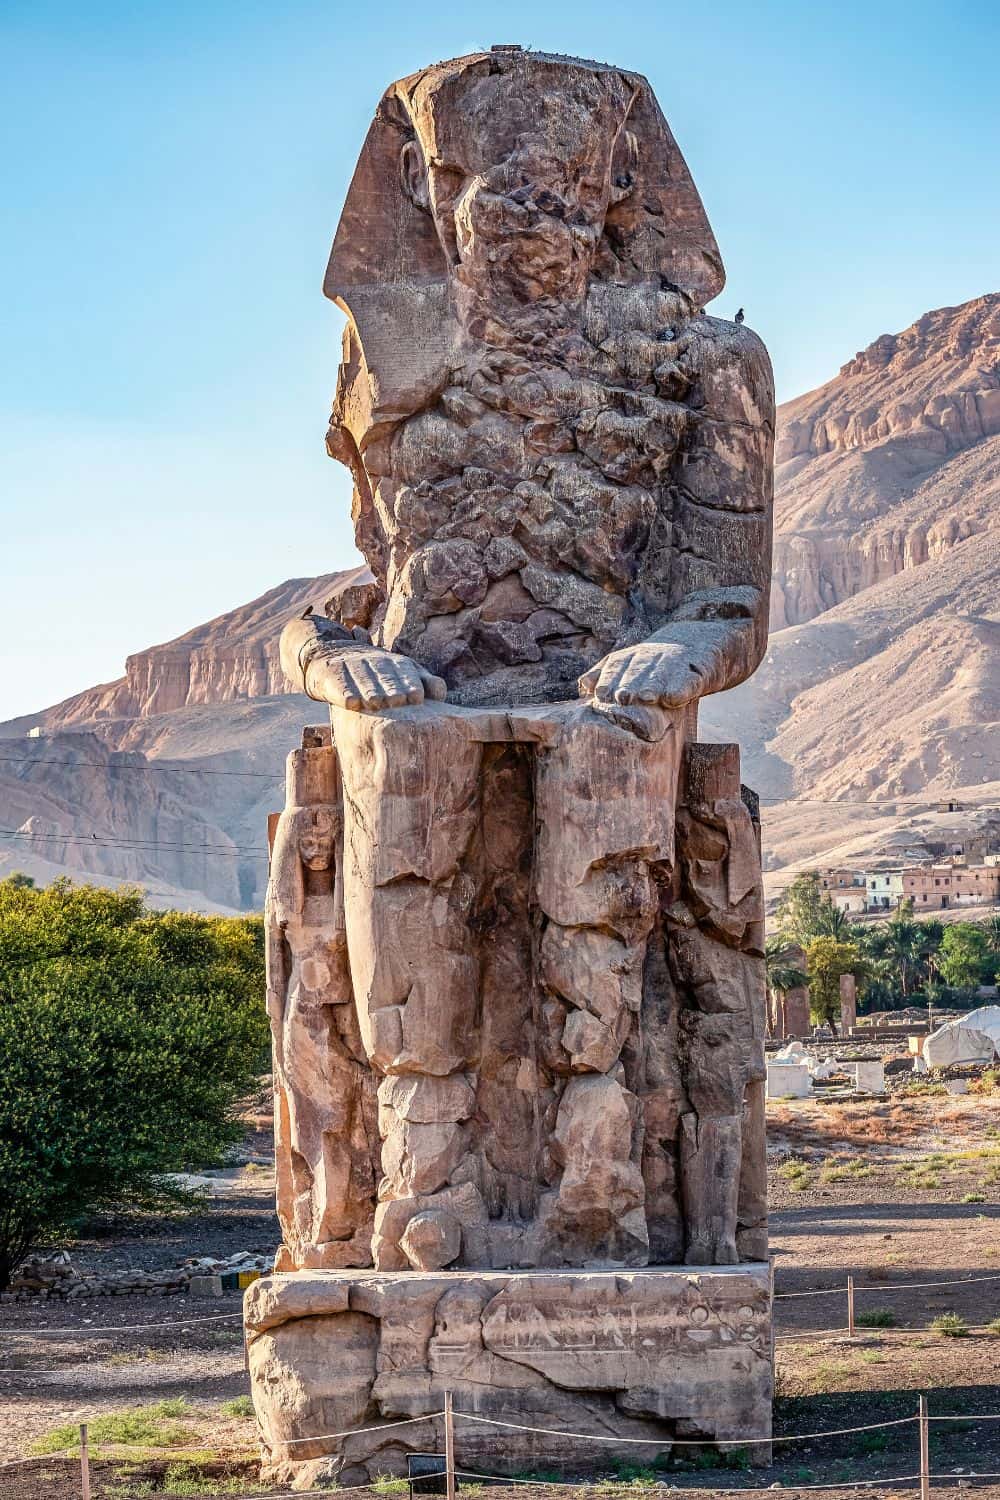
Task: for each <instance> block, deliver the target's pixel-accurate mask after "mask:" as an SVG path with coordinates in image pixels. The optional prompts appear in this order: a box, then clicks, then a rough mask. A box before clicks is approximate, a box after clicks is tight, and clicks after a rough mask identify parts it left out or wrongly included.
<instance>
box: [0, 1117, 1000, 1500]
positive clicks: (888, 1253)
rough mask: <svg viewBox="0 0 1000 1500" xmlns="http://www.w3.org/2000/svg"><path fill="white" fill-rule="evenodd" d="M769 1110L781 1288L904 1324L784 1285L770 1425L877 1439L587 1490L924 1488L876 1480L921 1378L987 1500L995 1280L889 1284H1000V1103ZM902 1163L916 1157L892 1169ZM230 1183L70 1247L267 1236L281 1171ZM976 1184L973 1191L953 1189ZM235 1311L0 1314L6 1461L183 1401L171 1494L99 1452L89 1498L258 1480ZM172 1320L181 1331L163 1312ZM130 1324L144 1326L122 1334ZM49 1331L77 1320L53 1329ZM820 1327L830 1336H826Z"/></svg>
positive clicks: (10, 1474)
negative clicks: (935, 1328) (887, 1324)
mask: <svg viewBox="0 0 1000 1500" xmlns="http://www.w3.org/2000/svg"><path fill="white" fill-rule="evenodd" d="M899 1111H901V1112H902V1113H899ZM771 1113H772V1117H773V1118H772V1119H771V1122H770V1124H771V1128H770V1140H771V1146H772V1156H773V1158H774V1160H773V1170H772V1174H771V1190H772V1220H771V1226H772V1248H773V1250H774V1256H775V1284H776V1289H777V1291H778V1293H779V1294H782V1293H788V1292H803V1291H817V1290H824V1289H829V1288H834V1287H841V1288H842V1287H843V1284H844V1282H845V1278H846V1275H847V1274H848V1273H852V1274H853V1275H854V1277H855V1282H856V1303H857V1310H858V1313H859V1315H864V1314H866V1313H871V1312H872V1311H874V1310H876V1309H884V1310H890V1311H891V1313H892V1316H893V1318H894V1319H895V1326H894V1327H892V1328H859V1329H858V1334H857V1337H856V1338H855V1339H854V1340H849V1339H848V1338H847V1336H846V1299H845V1297H844V1295H843V1293H842V1292H838V1293H836V1294H834V1295H830V1296H821V1297H820V1296H817V1297H790V1298H788V1299H787V1300H785V1299H784V1298H781V1299H780V1300H779V1301H778V1302H777V1304H776V1325H777V1337H778V1344H777V1355H778V1361H777V1401H776V1406H775V1431H776V1434H780V1433H783V1432H784V1433H796V1432H812V1431H815V1430H823V1431H829V1430H831V1429H834V1428H839V1427H842V1426H856V1425H859V1424H863V1423H877V1424H879V1425H878V1427H877V1428H876V1430H875V1432H874V1434H872V1433H869V1434H853V1435H849V1436H846V1437H842V1438H823V1439H814V1440H810V1441H807V1442H804V1443H796V1444H795V1445H790V1446H789V1447H787V1448H782V1447H780V1446H779V1447H778V1448H776V1452H775V1464H774V1466H773V1467H772V1468H770V1469H766V1470H755V1471H746V1472H741V1471H739V1470H719V1469H715V1470H710V1469H705V1470H695V1469H691V1468H688V1469H676V1468H673V1469H671V1470H669V1471H666V1472H664V1473H662V1474H657V1475H653V1474H651V1473H650V1474H646V1475H640V1476H638V1477H634V1478H633V1481H632V1482H631V1483H629V1484H627V1485H625V1486H623V1487H621V1488H619V1487H618V1486H616V1487H615V1489H614V1490H611V1489H609V1488H606V1487H605V1486H604V1485H601V1486H596V1485H595V1484H594V1483H593V1482H589V1483H582V1484H581V1485H580V1486H579V1488H578V1490H577V1493H578V1494H580V1495H583V1494H585V1493H594V1492H595V1490H597V1489H600V1491H601V1493H605V1494H608V1495H616V1494H622V1495H626V1496H629V1497H633V1500H637V1497H639V1496H640V1495H653V1496H657V1495H666V1494H667V1492H668V1490H669V1492H670V1493H671V1494H672V1495H681V1494H683V1493H685V1492H686V1491H689V1490H690V1491H691V1492H696V1493H698V1494H699V1495H702V1496H704V1495H706V1494H710V1493H722V1492H728V1491H731V1490H734V1489H742V1488H750V1487H759V1488H762V1489H771V1488H773V1487H775V1486H778V1487H780V1488H782V1489H783V1490H784V1491H785V1492H786V1493H788V1494H792V1495H794V1494H799V1493H803V1494H806V1493H808V1491H806V1490H804V1489H803V1488H802V1486H804V1485H809V1484H817V1485H818V1484H830V1485H835V1486H836V1488H832V1489H830V1490H827V1491H825V1492H824V1493H825V1494H827V1495H829V1496H832V1497H834V1500H836V1497H838V1496H844V1497H847V1496H853V1495H856V1494H860V1493H864V1494H866V1495H868V1496H871V1495H872V1494H884V1495H885V1496H886V1497H888V1496H890V1495H895V1496H900V1495H902V1496H907V1495H913V1496H916V1495H917V1493H918V1491H917V1488H916V1486H915V1485H913V1484H904V1485H899V1486H897V1485H892V1486H889V1485H887V1484H886V1483H885V1481H886V1480H888V1479H890V1478H891V1477H893V1476H897V1475H898V1476H905V1475H911V1474H913V1473H914V1472H915V1470H916V1459H917V1429H916V1426H915V1424H912V1423H909V1424H907V1425H902V1426H896V1427H894V1426H891V1425H885V1424H890V1423H892V1422H893V1421H895V1420H896V1419H898V1418H902V1417H911V1416H912V1415H913V1414H914V1413H915V1410H916V1405H917V1396H918V1395H919V1394H920V1393H925V1394H927V1396H928V1399H929V1402H930V1410H931V1413H932V1415H946V1414H947V1415H954V1416H957V1417H959V1418H961V1421H959V1422H955V1423H941V1424H932V1440H931V1467H932V1472H933V1473H934V1474H935V1475H936V1476H941V1477H938V1478H935V1480H934V1486H933V1487H934V1488H935V1489H945V1488H947V1489H953V1488H956V1487H968V1488H974V1489H975V1490H976V1492H977V1495H981V1496H985V1497H989V1500H993V1497H994V1496H995V1497H996V1500H1000V1478H995V1479H993V1478H991V1479H990V1480H988V1481H980V1480H977V1479H976V1478H974V1477H973V1476H974V1475H976V1474H989V1475H991V1476H1000V1422H979V1421H976V1420H975V1419H976V1417H977V1416H981V1415H984V1414H987V1413H989V1414H994V1413H1000V1334H997V1333H993V1332H991V1331H989V1330H988V1329H987V1326H986V1325H988V1324H989V1323H990V1322H991V1321H992V1320H993V1319H995V1318H1000V1279H998V1280H996V1281H986V1280H984V1281H983V1282H982V1283H981V1284H980V1285H978V1286H976V1285H972V1284H966V1285H958V1286H949V1287H943V1286H942V1287H939V1288H935V1287H930V1288H925V1289H920V1290H915V1291H900V1292H893V1291H892V1287H893V1286H894V1285H898V1284H901V1283H906V1282H910V1281H932V1282H942V1281H945V1280H949V1279H952V1278H968V1277H970V1276H972V1277H982V1278H985V1277H990V1276H994V1275H995V1276H997V1277H998V1278H1000V1235H998V1233H997V1219H998V1217H1000V1203H998V1196H1000V1192H998V1187H997V1183H996V1181H995V1180H994V1178H993V1177H992V1176H991V1174H992V1173H993V1172H994V1171H995V1164H994V1161H993V1155H992V1153H993V1152H994V1151H995V1150H1000V1139H998V1138H997V1136H996V1135H994V1134H992V1132H994V1131H997V1130H998V1127H1000V1100H996V1099H976V1098H971V1099H970V1098H961V1099H948V1100H947V1101H944V1102H943V1103H942V1101H941V1100H940V1099H938V1098H930V1099H928V1098H913V1099H907V1100H905V1101H903V1102H902V1103H898V1102H896V1101H892V1102H886V1103H885V1104H877V1103H875V1104H865V1103H856V1104H825V1105H822V1104H821V1105H817V1104H815V1103H814V1102H812V1101H808V1102H804V1103H803V1105H802V1106H801V1107H800V1106H798V1105H795V1106H793V1105H791V1104H782V1105H778V1106H775V1107H773V1108H772V1111H771ZM258 1148H260V1142H258ZM935 1152H936V1153H938V1154H939V1156H943V1158H944V1159H943V1161H942V1160H939V1161H938V1164H937V1166H936V1167H935V1168H934V1169H933V1172H930V1171H929V1169H928V1168H927V1167H926V1166H925V1165H923V1164H921V1156H922V1155H923V1156H926V1155H927V1153H935ZM970 1152H973V1153H980V1154H978V1155H972V1156H970V1155H969V1153H970ZM982 1153H985V1154H982ZM953 1158H955V1159H953ZM858 1162H860V1166H858V1165H854V1166H852V1165H851V1163H858ZM913 1162H917V1163H918V1165H917V1167H916V1170H912V1169H911V1168H910V1167H907V1168H906V1169H905V1170H904V1169H903V1166H902V1164H904V1163H913ZM789 1163H792V1164H793V1175H792V1177H791V1178H790V1177H789V1175H788V1174H789ZM795 1163H804V1164H805V1165H804V1169H803V1168H801V1167H796V1166H794V1164H795ZM998 1175H1000V1174H998ZM928 1181H931V1182H933V1183H934V1184H935V1185H931V1186H928V1185H926V1184H927V1183H928ZM243 1184H244V1186H243V1188H242V1190H241V1191H239V1192H236V1193H232V1192H229V1193H227V1194H226V1195H225V1196H220V1197H218V1198H215V1199H213V1200H212V1202H211V1203H210V1204H208V1205H207V1206H206V1209H205V1210H204V1212H200V1213H198V1214H197V1215H194V1216H192V1217H189V1218H186V1219H183V1220H163V1221H160V1222H159V1223H157V1224H150V1223H147V1224H145V1225H143V1226H141V1228H140V1227H138V1226H136V1225H134V1224H132V1225H129V1224H125V1223H122V1224H118V1225H114V1226H110V1227H109V1228H107V1229H106V1230H105V1231H104V1232H102V1234H101V1235H99V1236H98V1235H97V1234H95V1235H94V1236H93V1237H92V1238H90V1239H88V1240H85V1241H83V1242H81V1244H79V1245H78V1246H74V1247H73V1252H72V1253H73V1257H74V1260H76V1261H77V1262H78V1263H79V1264H81V1265H83V1266H85V1267H87V1268H93V1269H96V1268H97V1267H98V1266H100V1267H101V1268H102V1269H104V1268H107V1267H109V1266H111V1265H114V1266H116V1267H117V1266H121V1267H124V1266H137V1265H141V1266H143V1267H148V1268H156V1267H161V1266H164V1265H168V1264H171V1263H173V1262H175V1261H177V1260H180V1259H182V1258H183V1257H184V1256H186V1255H193V1254H200V1253H206V1254H213V1255H228V1254H231V1253H233V1252H235V1251H237V1250H257V1249H264V1250H266V1249H269V1248H272V1247H273V1246H274V1244H275V1243H276V1240H277V1228H276V1224H275V1220H274V1214H273V1198H272V1194H273V1183H272V1181H271V1179H270V1177H269V1175H268V1174H267V1173H266V1172H264V1171H259V1170H258V1171H253V1172H251V1173H249V1174H245V1176H244V1178H243ZM970 1194H973V1195H975V1196H976V1197H977V1198H980V1199H982V1200H984V1201H979V1202H973V1203H966V1202H963V1201H962V1199H963V1198H964V1197H968V1196H969V1195H970ZM944 1312H952V1313H957V1314H958V1315H960V1316H961V1317H963V1318H964V1319H965V1320H966V1322H967V1323H968V1324H969V1325H970V1328H972V1329H973V1332H972V1333H971V1334H970V1335H969V1336H967V1337H964V1338H945V1337H942V1336H940V1335H936V1334H933V1333H931V1332H930V1331H928V1324H929V1323H930V1321H931V1320H932V1319H933V1318H934V1317H936V1316H938V1315H939V1314H941V1313H944ZM239 1315H240V1297H239V1295H238V1294H236V1293H232V1294H227V1295H226V1296H225V1297H223V1298H222V1299H221V1300H201V1299H193V1298H190V1297H188V1296H179V1297H168V1298H145V1297H140V1298H136V1297H114V1298H101V1299H95V1300H93V1301H90V1302H87V1301H83V1300H80V1301H74V1302H71V1303H67V1304H64V1303H60V1302H44V1303H38V1304H31V1303H20V1304H12V1305H8V1306H4V1307H2V1308H0V1418H2V1420H0V1460H2V1459H6V1460H10V1459H14V1458H19V1457H21V1456H22V1455H24V1454H25V1452H26V1451H27V1449H28V1447H29V1445H30V1444H31V1443H32V1441H33V1440H36V1439H37V1438H38V1437H39V1436H40V1435H41V1434H43V1433H45V1432H49V1431H51V1430H52V1429H53V1428H55V1427H57V1426H59V1425H61V1424H65V1423H72V1422H79V1421H80V1420H93V1419H94V1418H95V1417H98V1416H100V1415H101V1414H102V1413H105V1414H106V1413H108V1412H116V1411H121V1410H122V1409H123V1408H133V1407H138V1406H148V1405H150V1404H151V1403H154V1402H159V1401H163V1400H169V1399H172V1398H180V1397H183V1398H184V1399H185V1400H186V1402H187V1403H188V1405H187V1407H186V1409H185V1414H184V1416H183V1417H182V1418H181V1421H182V1424H183V1425H184V1426H186V1428H187V1429H188V1436H187V1437H186V1439H185V1444H186V1447H187V1451H188V1452H189V1454H191V1453H194V1454H195V1455H196V1468H195V1469H194V1470H192V1471H190V1473H194V1474H195V1476H196V1477H195V1478H194V1480H192V1479H191V1477H190V1473H189V1475H188V1478H187V1480H186V1481H185V1482H180V1489H179V1490H178V1489H177V1484H178V1480H177V1475H176V1472H174V1473H173V1474H172V1475H170V1474H168V1473H167V1469H168V1464H169V1463H170V1462H171V1459H169V1458H167V1459H165V1458H162V1457H161V1458H155V1457H153V1456H152V1454H151V1453H149V1452H148V1451H147V1453H146V1454H142V1455H139V1457H138V1461H137V1462H135V1463H132V1464H130V1465H128V1466H126V1465H125V1464H124V1461H123V1460H116V1461H114V1462H96V1463H95V1464H94V1467H93V1493H94V1496H95V1500H103V1497H105V1496H111V1495H114V1496H116V1497H118V1500H127V1497H129V1496H131V1495H133V1494H134V1495H139V1494H148V1493H157V1494H162V1495H164V1496H166V1495H172V1494H175V1493H188V1494H190V1493H193V1492H200V1493H206V1494H213V1493H224V1492H225V1493H228V1492H231V1491H232V1490H233V1489H234V1487H240V1488H242V1489H243V1492H244V1493H247V1494H249V1493H254V1492H259V1487H258V1486H256V1485H255V1483H254V1479H255V1472H256V1471H255V1465H254V1461H253V1456H254V1440H255V1437H254V1426H253V1422H252V1419H250V1418H247V1417H245V1416H243V1417H241V1416H234V1415H231V1414H230V1415H227V1414H226V1413H225V1412H223V1410H222V1407H223V1405H224V1403H227V1402H229V1401H231V1400H232V1399H233V1398H234V1397H237V1396H240V1395H243V1394H245V1393H246V1392H247V1390H248V1383H247V1377H246V1375H245V1373H244V1369H243V1348H242V1335H241V1322H240V1316H239ZM202 1319H204V1320H211V1321H199V1320H202ZM164 1323H172V1324H176V1325H177V1326H171V1327H164V1326H158V1325H162V1324H164ZM132 1325H142V1327H141V1328H139V1329H138V1330H137V1331H134V1330H133V1327H132ZM56 1328H59V1329H69V1330H71V1331H70V1332H68V1333H60V1334H58V1335H53V1334H52V1332H51V1330H53V1329H56ZM14 1330H18V1331H17V1332H16V1333H15V1332H14ZM25 1330H27V1332H25ZM905 1330H909V1332H906V1331H905ZM47 1331H48V1332H47ZM824 1331H828V1333H827V1336H825V1337H820V1335H821V1334H822V1333H824ZM197 1455H200V1457H197ZM173 1461H175V1462H176V1458H175V1459H174V1460H173ZM199 1475H200V1476H201V1477H197V1476H199ZM543 1477H544V1479H549V1478H550V1476H549V1475H547V1474H546V1475H544V1476H543V1475H541V1474H540V1475H539V1478H543ZM564 1477H565V1479H566V1480H571V1479H572V1478H573V1476H571V1475H566V1476H564ZM79 1482H80V1480H79V1465H78V1464H77V1463H75V1462H66V1461H58V1462H57V1461H54V1460H52V1459H49V1458H40V1459H37V1460H35V1461H33V1462H32V1463H31V1464H29V1465H26V1466H23V1467H22V1466H18V1467H16V1468H12V1469H7V1470H2V1469H0V1500H37V1497H38V1496H39V1495H45V1496H50V1495H51V1496H53V1497H56V1500H62V1497H63V1496H69V1495H74V1496H75V1495H78V1494H79V1493H80V1490H79ZM503 1488H504V1489H505V1490H510V1491H513V1493H514V1495H515V1496H516V1500H529V1497H531V1500H545V1497H546V1496H549V1495H550V1496H551V1500H557V1497H561V1500H566V1497H567V1496H568V1495H569V1494H570V1493H571V1492H569V1491H567V1490H566V1489H558V1488H556V1487H555V1486H554V1485H552V1484H546V1483H542V1484H536V1485H533V1486H532V1487H530V1488H528V1487H527V1486H525V1485H524V1484H517V1483H514V1484H507V1485H504V1486H503Z"/></svg>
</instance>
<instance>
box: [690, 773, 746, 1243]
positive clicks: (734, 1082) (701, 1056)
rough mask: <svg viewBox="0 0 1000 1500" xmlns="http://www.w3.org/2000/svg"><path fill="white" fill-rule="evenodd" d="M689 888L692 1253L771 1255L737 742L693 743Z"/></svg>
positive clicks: (743, 807) (744, 835)
mask: <svg viewBox="0 0 1000 1500" xmlns="http://www.w3.org/2000/svg"><path fill="white" fill-rule="evenodd" d="M678 863H679V867H680V875H681V880H680V894H681V900H680V901H678V902H677V903H676V904H675V906H674V907H673V909H672V911H671V920H670V923H669V929H668V930H669V954H670V964H671V969H672V972H673V975H674V978H675V981H676V983H677V987H678V990H679V992H680V995H681V1000H682V1010H681V1028H680V1054H681V1074H682V1078H683V1082H684V1088H685V1092H686V1095H687V1098H688V1101H689V1104H690V1112H689V1113H687V1114H685V1115H684V1116H683V1117H682V1119H681V1152H680V1165H681V1185H682V1195H683V1204H684V1217H685V1227H686V1252H685V1259H686V1260H687V1261H688V1262H689V1263H691V1264H695V1265H713V1264H714V1265H727V1264H734V1263H735V1262H737V1261H739V1260H740V1259H743V1258H747V1257H749V1256H753V1257H754V1258H757V1257H759V1256H760V1255H761V1254H763V1253H765V1252H766V1206H765V1201H764V1191H765V1183H764V1167H765V1159H764V1139H763V1112H762V1105H763V1096H762V1093H761V1088H760V1081H761V1077H762V1073H763V1037H764V985H763V959H762V957H761V951H760V945H761V941H762V932H763V906H762V895H761V882H760V859H759V852H758V849H757V844H756V838H755V834H754V829H753V825H752V823H751V820H750V815H749V813H748V811H747V808H746V807H745V805H744V804H743V801H742V800H741V795H740V781H739V754H738V751H737V748H736V746H734V745H692V746H690V747H689V748H688V753H687V758H686V786H685V793H684V806H683V808H682V809H681V811H680V813H679V815H678Z"/></svg>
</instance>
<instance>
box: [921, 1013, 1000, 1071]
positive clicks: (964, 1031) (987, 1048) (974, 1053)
mask: <svg viewBox="0 0 1000 1500" xmlns="http://www.w3.org/2000/svg"><path fill="white" fill-rule="evenodd" d="M923 1052H924V1061H925V1062H926V1064H927V1066H928V1067H929V1068H946V1067H947V1066H948V1065H949V1063H963V1062H991V1061H992V1060H993V1056H994V1053H996V1052H1000V1005H981V1006H980V1007H979V1009H978V1010H970V1012H969V1014H968V1015H967V1016H962V1017H961V1018H960V1019H959V1020H958V1021H948V1022H947V1023H946V1025H944V1026H941V1027H939V1029H938V1030H937V1031H934V1032H932V1033H931V1035H930V1036H929V1037H928V1038H927V1040H926V1041H925V1042H924V1047H923Z"/></svg>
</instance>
